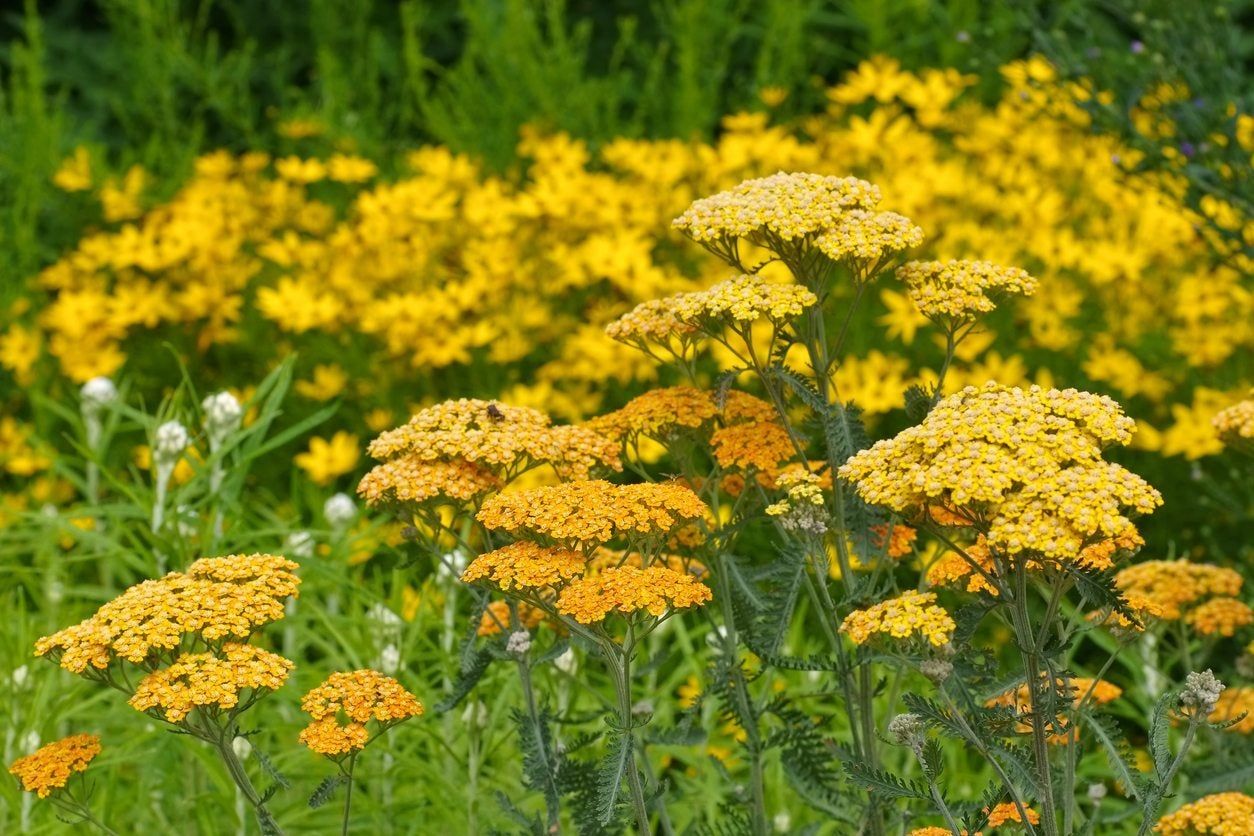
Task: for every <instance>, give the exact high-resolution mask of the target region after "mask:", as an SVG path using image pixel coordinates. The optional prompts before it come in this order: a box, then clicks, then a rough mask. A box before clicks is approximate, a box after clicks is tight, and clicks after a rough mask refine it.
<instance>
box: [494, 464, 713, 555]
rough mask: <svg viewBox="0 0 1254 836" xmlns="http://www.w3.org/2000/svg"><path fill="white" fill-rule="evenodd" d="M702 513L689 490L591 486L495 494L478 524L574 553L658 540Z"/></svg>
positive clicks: (656, 486)
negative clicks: (618, 540)
mask: <svg viewBox="0 0 1254 836" xmlns="http://www.w3.org/2000/svg"><path fill="white" fill-rule="evenodd" d="M706 512H707V508H706V506H705V503H704V502H702V501H701V499H700V498H699V497H698V496H697V495H696V494H695V493H693V492H692V490H691V489H690V488H687V487H684V486H683V485H679V484H676V483H673V482H665V483H660V484H652V483H646V484H637V485H615V484H611V483H610V482H604V481H600V480H591V481H582V482H568V483H566V484H562V485H552V486H546V487H541V488H533V489H530V490H524V491H516V492H512V493H503V494H497V495H496V496H493V497H491V498H489V499H488V500H487V501H486V502H484V504H483V508H482V509H481V510H480V511H479V521H480V522H482V523H483V524H484V525H485V526H487V527H488V528H490V529H498V530H504V531H508V532H511V533H514V534H518V533H526V534H530V535H533V536H539V537H546V538H549V539H551V540H553V541H555V542H557V543H560V544H564V545H566V546H568V547H571V548H577V547H580V546H585V545H589V544H595V545H599V544H602V543H607V542H609V541H610V540H613V539H615V538H627V539H632V538H639V537H646V538H650V537H657V536H660V535H664V534H666V533H668V532H670V531H671V530H672V529H674V528H676V527H677V526H679V525H680V524H681V523H682V522H683V521H685V520H695V519H698V518H701V517H703V516H704V515H705V514H706Z"/></svg>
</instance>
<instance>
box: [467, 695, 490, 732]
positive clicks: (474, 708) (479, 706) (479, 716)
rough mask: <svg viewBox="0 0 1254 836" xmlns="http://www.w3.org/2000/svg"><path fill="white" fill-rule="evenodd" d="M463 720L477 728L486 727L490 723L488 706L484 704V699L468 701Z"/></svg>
mask: <svg viewBox="0 0 1254 836" xmlns="http://www.w3.org/2000/svg"><path fill="white" fill-rule="evenodd" d="M462 722H463V723H465V724H466V725H468V726H474V727H475V728H480V729H482V728H486V727H487V725H488V707H487V706H486V705H484V704H483V701H482V700H475V701H474V702H468V703H466V710H465V711H463V712H462Z"/></svg>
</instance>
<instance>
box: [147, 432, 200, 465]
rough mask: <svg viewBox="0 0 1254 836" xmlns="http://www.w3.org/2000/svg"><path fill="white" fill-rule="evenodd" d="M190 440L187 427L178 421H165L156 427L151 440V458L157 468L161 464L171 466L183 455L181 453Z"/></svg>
mask: <svg viewBox="0 0 1254 836" xmlns="http://www.w3.org/2000/svg"><path fill="white" fill-rule="evenodd" d="M191 440H192V439H191V436H190V435H188V433H187V427H184V426H183V425H182V424H180V423H179V422H178V421H166V422H165V423H164V424H162V425H161V426H159V427H157V434H156V436H155V437H154V438H153V446H152V457H153V459H154V460H155V461H156V462H157V465H158V466H161V465H163V464H164V465H171V466H172V465H173V464H174V462H175V461H176V460H177V459H178V457H179V456H181V455H183V451H184V450H186V449H187V445H188V444H190V443H191Z"/></svg>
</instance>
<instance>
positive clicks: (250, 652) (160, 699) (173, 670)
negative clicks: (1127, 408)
mask: <svg viewBox="0 0 1254 836" xmlns="http://www.w3.org/2000/svg"><path fill="white" fill-rule="evenodd" d="M292 667H293V665H292V663H291V662H290V661H289V660H287V659H284V658H283V657H282V656H279V655H278V654H275V653H271V652H270V651H268V650H263V649H262V648H260V647H255V646H254V645H251V644H236V643H231V642H228V643H226V644H224V645H223V646H222V648H221V650H220V651H215V652H210V653H184V654H183V655H182V656H180V657H179V658H177V659H175V660H174V662H173V663H172V664H171V665H169V666H168V667H165V668H162V669H160V670H157V671H153V672H152V673H150V674H148V675H147V676H145V677H144V678H143V679H142V680H140V683H139V685H138V686H137V687H136V688H135V693H134V694H133V695H132V696H131V699H130V704H131V707H132V708H134V709H136V710H137V711H144V712H149V713H153V714H155V715H157V716H158V717H160V718H161V719H164V720H165V721H166V722H168V723H178V722H180V721H181V720H183V719H185V718H186V717H187V715H189V714H190V713H191V712H192V711H193V710H195V709H203V710H211V711H212V710H217V711H227V710H230V709H232V708H235V707H236V706H238V705H239V704H240V701H241V694H243V695H245V697H247V696H248V695H249V694H250V692H256V691H263V690H264V691H277V690H278V689H279V688H281V687H282V686H283V683H284V682H286V681H287V677H288V674H290V673H291V672H292Z"/></svg>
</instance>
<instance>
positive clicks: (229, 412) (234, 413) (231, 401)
mask: <svg viewBox="0 0 1254 836" xmlns="http://www.w3.org/2000/svg"><path fill="white" fill-rule="evenodd" d="M200 405H201V407H202V408H203V409H204V410H205V432H206V433H207V434H208V435H209V445H210V446H211V447H217V446H218V445H219V444H221V443H222V441H223V440H225V439H226V437H227V436H229V435H230V434H231V433H233V432H235V431H236V430H238V429H239V425H240V422H241V421H242V420H243V418H244V408H243V407H242V406H240V403H239V400H238V399H237V398H236V397H235V396H234V395H232V394H231V393H230V392H219V393H218V394H216V395H210V396H209V397H207V398H205V399H204V401H202V402H201V404H200Z"/></svg>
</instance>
